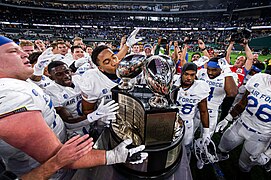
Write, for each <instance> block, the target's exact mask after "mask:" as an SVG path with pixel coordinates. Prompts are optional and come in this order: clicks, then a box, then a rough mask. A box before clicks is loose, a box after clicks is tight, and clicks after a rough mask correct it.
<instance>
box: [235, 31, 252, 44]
mask: <svg viewBox="0 0 271 180" xmlns="http://www.w3.org/2000/svg"><path fill="white" fill-rule="evenodd" d="M232 31H233V32H234V33H233V34H232V35H231V37H230V41H235V42H236V43H243V41H244V39H249V38H250V36H251V32H252V31H251V30H249V29H247V28H235V29H232Z"/></svg>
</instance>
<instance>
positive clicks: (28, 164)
mask: <svg viewBox="0 0 271 180" xmlns="http://www.w3.org/2000/svg"><path fill="white" fill-rule="evenodd" d="M0 94H1V95H0V97H1V98H0V101H1V102H0V117H6V116H9V115H11V114H15V113H19V112H25V111H32V110H33V111H40V112H41V114H42V116H43V118H44V120H45V121H46V123H47V124H48V126H49V127H50V128H51V129H52V130H53V132H54V133H55V134H56V136H57V137H58V138H59V139H60V141H61V142H64V141H65V140H66V130H65V126H64V123H63V121H62V120H61V118H60V117H59V116H58V114H56V112H55V109H54V107H53V103H52V101H51V99H50V97H49V96H48V95H46V94H45V93H44V92H43V90H42V89H41V88H39V87H38V86H37V85H35V84H34V83H31V82H27V81H21V80H16V79H11V78H0ZM0 155H1V156H2V158H3V159H4V161H5V162H6V164H7V167H8V169H9V170H11V171H12V172H14V173H15V174H17V175H21V174H24V173H25V172H28V171H30V170H31V169H33V168H35V167H37V166H38V165H39V163H38V162H37V161H35V160H34V159H32V158H31V157H29V156H28V155H26V154H25V153H24V152H22V151H20V150H18V149H16V148H14V147H12V146H10V145H9V144H7V143H5V142H4V141H2V140H0Z"/></svg>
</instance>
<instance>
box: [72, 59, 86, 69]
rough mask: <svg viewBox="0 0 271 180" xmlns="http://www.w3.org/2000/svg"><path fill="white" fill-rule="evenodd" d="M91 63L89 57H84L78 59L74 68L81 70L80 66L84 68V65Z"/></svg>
mask: <svg viewBox="0 0 271 180" xmlns="http://www.w3.org/2000/svg"><path fill="white" fill-rule="evenodd" d="M88 62H89V57H82V58H80V59H77V60H76V61H75V62H74V66H75V67H76V68H79V67H80V66H82V65H83V64H85V63H88Z"/></svg>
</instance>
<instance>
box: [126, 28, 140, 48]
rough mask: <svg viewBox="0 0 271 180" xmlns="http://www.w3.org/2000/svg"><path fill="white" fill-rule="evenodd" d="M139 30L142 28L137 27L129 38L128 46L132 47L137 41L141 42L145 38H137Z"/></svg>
mask: <svg viewBox="0 0 271 180" xmlns="http://www.w3.org/2000/svg"><path fill="white" fill-rule="evenodd" d="M139 30H140V28H135V30H134V31H133V32H132V33H131V34H130V36H129V37H128V38H127V40H126V45H127V46H128V47H132V46H133V45H134V44H136V43H137V42H139V41H141V40H142V39H143V38H136V34H137V33H138V31H139Z"/></svg>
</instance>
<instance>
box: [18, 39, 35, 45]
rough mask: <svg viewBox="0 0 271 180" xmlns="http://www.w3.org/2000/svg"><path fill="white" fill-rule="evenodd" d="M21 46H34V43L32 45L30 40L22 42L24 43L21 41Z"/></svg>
mask: <svg viewBox="0 0 271 180" xmlns="http://www.w3.org/2000/svg"><path fill="white" fill-rule="evenodd" d="M19 46H20V47H24V46H34V43H32V42H31V41H29V40H22V41H20V44H19Z"/></svg>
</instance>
